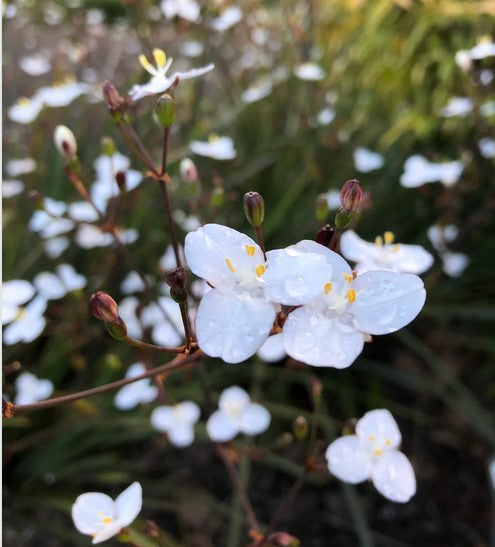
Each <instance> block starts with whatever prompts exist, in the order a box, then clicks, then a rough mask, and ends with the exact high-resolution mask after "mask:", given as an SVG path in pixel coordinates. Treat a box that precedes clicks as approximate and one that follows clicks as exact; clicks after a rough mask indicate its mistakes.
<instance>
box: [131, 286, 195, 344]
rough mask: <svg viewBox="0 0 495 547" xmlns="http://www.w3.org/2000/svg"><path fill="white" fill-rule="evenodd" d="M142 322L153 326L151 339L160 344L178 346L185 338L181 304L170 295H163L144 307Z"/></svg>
mask: <svg viewBox="0 0 495 547" xmlns="http://www.w3.org/2000/svg"><path fill="white" fill-rule="evenodd" d="M141 324H142V325H143V327H145V328H146V327H150V328H151V339H152V340H153V342H154V343H155V344H158V345H160V346H164V347H176V346H178V345H180V344H181V343H182V341H183V340H184V325H183V323H182V316H181V313H180V308H179V305H178V304H177V302H175V301H174V300H172V299H171V298H170V297H168V296H162V297H160V298H159V299H158V300H157V301H156V302H151V304H149V305H148V306H146V307H145V308H143V310H142V312H141Z"/></svg>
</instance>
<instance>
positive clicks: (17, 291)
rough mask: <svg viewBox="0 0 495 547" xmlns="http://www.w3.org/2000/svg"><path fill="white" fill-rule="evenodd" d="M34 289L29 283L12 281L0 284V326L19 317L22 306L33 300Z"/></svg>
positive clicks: (17, 280)
mask: <svg viewBox="0 0 495 547" xmlns="http://www.w3.org/2000/svg"><path fill="white" fill-rule="evenodd" d="M35 292H36V289H35V288H34V286H33V285H32V284H31V283H30V282H29V281H24V280H22V279H13V280H11V281H5V282H4V283H3V284H2V325H6V324H7V323H10V322H11V321H14V319H15V318H16V317H17V316H18V315H19V313H20V311H21V309H22V308H21V306H22V304H25V303H26V302H28V301H29V300H31V298H33V296H34V293H35Z"/></svg>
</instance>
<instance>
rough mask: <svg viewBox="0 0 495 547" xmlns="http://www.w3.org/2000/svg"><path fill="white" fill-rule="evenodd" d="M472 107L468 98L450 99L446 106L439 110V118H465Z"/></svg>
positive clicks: (471, 101)
mask: <svg viewBox="0 0 495 547" xmlns="http://www.w3.org/2000/svg"><path fill="white" fill-rule="evenodd" d="M473 107H474V102H473V100H472V99H470V98H469V97H452V98H451V99H450V100H449V102H448V103H447V105H446V106H444V107H443V108H442V109H441V110H440V116H442V117H444V118H452V117H454V116H456V117H458V118H465V117H466V116H468V115H469V114H470V113H471V112H472V110H473Z"/></svg>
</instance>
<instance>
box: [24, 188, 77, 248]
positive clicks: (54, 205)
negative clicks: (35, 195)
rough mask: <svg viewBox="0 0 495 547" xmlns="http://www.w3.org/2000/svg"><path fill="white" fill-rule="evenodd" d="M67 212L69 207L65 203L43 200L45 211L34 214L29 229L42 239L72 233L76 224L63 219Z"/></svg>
mask: <svg viewBox="0 0 495 547" xmlns="http://www.w3.org/2000/svg"><path fill="white" fill-rule="evenodd" d="M66 211H67V205H66V204H65V203H64V202H63V201H55V200H54V199H51V198H44V199H43V210H38V211H35V212H34V213H33V215H32V216H31V219H30V220H29V224H28V227H29V229H30V230H31V231H33V232H36V233H38V234H39V235H40V237H42V238H44V239H49V238H52V237H56V236H59V235H61V234H64V233H66V232H70V231H71V230H72V229H73V228H74V226H75V224H74V222H73V221H72V220H70V219H68V218H65V217H63V216H62V215H63V214H65V212H66Z"/></svg>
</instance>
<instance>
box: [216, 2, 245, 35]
mask: <svg viewBox="0 0 495 547" xmlns="http://www.w3.org/2000/svg"><path fill="white" fill-rule="evenodd" d="M241 20H242V10H241V8H239V7H238V6H229V7H228V8H227V9H226V10H224V11H223V12H222V14H221V15H220V16H219V17H217V18H216V19H213V21H212V22H211V28H212V29H213V30H216V31H217V32H225V31H226V30H227V29H229V28H230V27H233V26H234V25H235V24H237V23H238V22H239V21H241Z"/></svg>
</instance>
